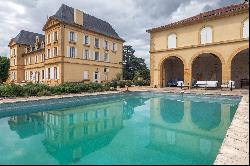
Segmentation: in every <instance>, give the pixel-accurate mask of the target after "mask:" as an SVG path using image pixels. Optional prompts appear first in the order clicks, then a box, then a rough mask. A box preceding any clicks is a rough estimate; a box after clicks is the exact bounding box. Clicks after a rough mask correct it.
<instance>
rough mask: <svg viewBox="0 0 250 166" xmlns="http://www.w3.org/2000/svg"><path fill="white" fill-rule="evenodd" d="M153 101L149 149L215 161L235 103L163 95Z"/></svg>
mask: <svg viewBox="0 0 250 166" xmlns="http://www.w3.org/2000/svg"><path fill="white" fill-rule="evenodd" d="M150 102H151V104H150V106H151V109H150V110H151V111H150V144H149V146H148V147H149V148H151V149H154V150H158V151H161V152H163V153H166V154H173V153H174V154H179V157H180V158H182V159H185V158H189V159H190V158H192V159H193V160H194V161H195V160H196V161H199V163H200V162H204V163H207V162H210V163H211V162H213V161H214V160H215V157H216V154H217V153H218V149H219V147H220V146H221V142H222V140H223V138H224V136H225V134H226V131H227V129H228V127H229V126H230V123H231V120H232V117H233V114H234V112H233V111H232V110H233V107H235V106H231V105H230V104H219V103H214V104H212V105H211V103H210V104H208V103H207V102H204V101H198V102H197V101H190V100H185V99H184V100H170V99H164V98H154V99H151V101H150ZM234 109H235V108H234ZM204 115H205V116H204Z"/></svg>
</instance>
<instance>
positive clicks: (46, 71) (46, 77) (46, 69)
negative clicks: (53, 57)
mask: <svg viewBox="0 0 250 166" xmlns="http://www.w3.org/2000/svg"><path fill="white" fill-rule="evenodd" d="M45 79H46V80H47V79H48V68H45Z"/></svg>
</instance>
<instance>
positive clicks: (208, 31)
mask: <svg viewBox="0 0 250 166" xmlns="http://www.w3.org/2000/svg"><path fill="white" fill-rule="evenodd" d="M200 40H201V41H200V43H201V44H210V43H212V42H213V29H212V27H210V26H205V27H204V28H202V29H201V31H200Z"/></svg>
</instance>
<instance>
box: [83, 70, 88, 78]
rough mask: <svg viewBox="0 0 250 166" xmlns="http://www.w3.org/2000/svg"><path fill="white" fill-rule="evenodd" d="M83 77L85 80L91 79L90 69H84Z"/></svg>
mask: <svg viewBox="0 0 250 166" xmlns="http://www.w3.org/2000/svg"><path fill="white" fill-rule="evenodd" d="M83 79H84V80H88V79H89V72H88V71H84V72H83Z"/></svg>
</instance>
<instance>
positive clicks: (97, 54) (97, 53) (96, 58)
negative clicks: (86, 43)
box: [95, 51, 99, 61]
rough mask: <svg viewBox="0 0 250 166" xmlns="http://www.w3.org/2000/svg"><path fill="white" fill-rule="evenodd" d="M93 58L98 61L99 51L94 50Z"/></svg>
mask: <svg viewBox="0 0 250 166" xmlns="http://www.w3.org/2000/svg"><path fill="white" fill-rule="evenodd" d="M95 60H96V61H99V52H98V51H96V52H95Z"/></svg>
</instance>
